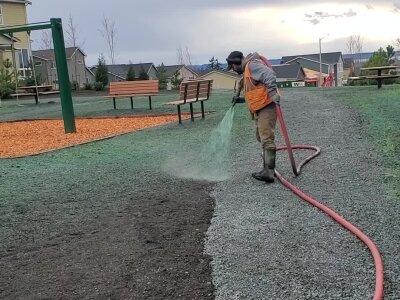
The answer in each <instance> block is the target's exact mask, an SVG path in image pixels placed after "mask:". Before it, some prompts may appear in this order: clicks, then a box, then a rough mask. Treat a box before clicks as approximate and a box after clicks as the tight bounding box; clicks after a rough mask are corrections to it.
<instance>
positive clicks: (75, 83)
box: [71, 80, 79, 91]
mask: <svg viewBox="0 0 400 300" xmlns="http://www.w3.org/2000/svg"><path fill="white" fill-rule="evenodd" d="M71 89H73V90H74V91H77V90H79V83H78V82H77V81H76V80H74V81H72V82H71Z"/></svg>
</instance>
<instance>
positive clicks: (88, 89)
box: [83, 82, 93, 91]
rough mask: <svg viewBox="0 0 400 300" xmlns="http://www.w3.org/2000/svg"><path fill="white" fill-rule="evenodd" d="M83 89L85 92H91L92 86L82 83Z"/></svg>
mask: <svg viewBox="0 0 400 300" xmlns="http://www.w3.org/2000/svg"><path fill="white" fill-rule="evenodd" d="M83 88H84V89H85V90H87V91H90V90H92V89H93V85H92V84H91V83H89V82H88V83H84V84H83Z"/></svg>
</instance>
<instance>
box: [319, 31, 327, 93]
mask: <svg viewBox="0 0 400 300" xmlns="http://www.w3.org/2000/svg"><path fill="white" fill-rule="evenodd" d="M328 35H329V33H328V34H327V35H325V36H323V37H322V38H319V39H318V40H319V86H320V87H321V86H322V53H321V41H322V39H324V38H326V37H327V36H328Z"/></svg>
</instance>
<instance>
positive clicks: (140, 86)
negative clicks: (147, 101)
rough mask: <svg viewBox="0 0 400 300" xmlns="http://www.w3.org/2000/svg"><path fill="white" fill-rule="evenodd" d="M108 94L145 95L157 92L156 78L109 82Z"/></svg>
mask: <svg viewBox="0 0 400 300" xmlns="http://www.w3.org/2000/svg"><path fill="white" fill-rule="evenodd" d="M109 93H110V95H115V96H116V95H135V94H139V95H147V94H156V93H158V80H137V81H118V82H110V92H109Z"/></svg>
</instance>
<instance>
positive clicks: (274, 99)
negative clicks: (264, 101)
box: [271, 93, 281, 104]
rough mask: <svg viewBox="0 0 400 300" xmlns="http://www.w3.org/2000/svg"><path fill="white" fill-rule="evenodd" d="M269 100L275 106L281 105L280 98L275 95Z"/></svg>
mask: <svg viewBox="0 0 400 300" xmlns="http://www.w3.org/2000/svg"><path fill="white" fill-rule="evenodd" d="M271 100H272V101H273V102H275V103H276V104H280V103H281V96H280V95H279V94H278V93H276V94H275V95H273V96H272V98H271Z"/></svg>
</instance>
